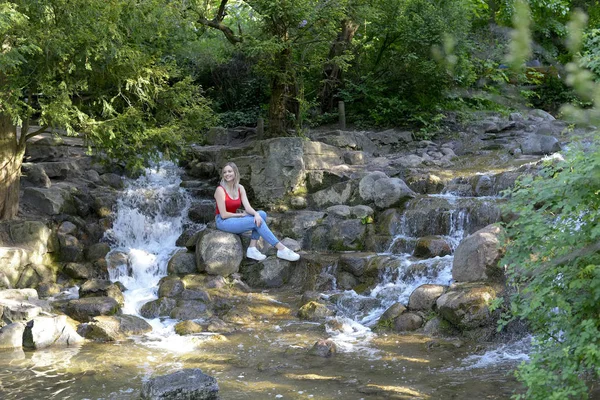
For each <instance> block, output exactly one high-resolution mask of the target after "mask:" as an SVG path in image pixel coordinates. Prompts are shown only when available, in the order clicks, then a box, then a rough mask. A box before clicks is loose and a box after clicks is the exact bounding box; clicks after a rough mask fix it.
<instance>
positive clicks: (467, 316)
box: [436, 283, 496, 329]
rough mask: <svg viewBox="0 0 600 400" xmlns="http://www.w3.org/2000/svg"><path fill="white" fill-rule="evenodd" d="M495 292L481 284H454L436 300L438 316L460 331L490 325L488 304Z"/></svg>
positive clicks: (493, 297) (494, 296)
mask: <svg viewBox="0 0 600 400" xmlns="http://www.w3.org/2000/svg"><path fill="white" fill-rule="evenodd" d="M495 298H496V291H495V290H494V289H493V288H492V287H491V286H487V285H485V284H482V283H455V284H452V285H451V286H450V288H449V289H448V290H447V291H446V293H444V294H443V295H441V296H440V297H439V298H438V299H437V302H436V304H437V310H438V314H439V315H440V316H441V317H442V318H444V319H445V320H447V321H449V322H451V323H452V324H453V325H455V326H457V327H459V328H461V329H473V328H477V327H480V326H484V325H489V324H492V323H493V321H492V318H491V313H490V310H489V304H490V302H491V301H492V300H494V299H495Z"/></svg>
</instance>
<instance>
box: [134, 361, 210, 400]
mask: <svg viewBox="0 0 600 400" xmlns="http://www.w3.org/2000/svg"><path fill="white" fill-rule="evenodd" d="M218 393H219V386H218V385H217V380H216V379H215V378H213V377H211V376H208V375H205V374H204V373H203V372H202V370H200V369H198V368H195V369H184V370H181V371H177V372H174V373H172V374H168V375H163V376H158V377H154V378H151V379H149V380H148V381H147V382H144V384H143V386H142V393H141V398H142V399H144V400H184V399H195V400H218V398H219V396H218Z"/></svg>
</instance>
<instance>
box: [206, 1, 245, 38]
mask: <svg viewBox="0 0 600 400" xmlns="http://www.w3.org/2000/svg"><path fill="white" fill-rule="evenodd" d="M228 1H229V0H221V4H220V5H219V9H218V10H217V15H215V17H214V18H213V19H206V18H202V17H200V18H198V22H199V23H201V24H202V25H205V26H208V27H211V28H214V29H218V30H220V31H221V32H223V34H224V35H225V38H227V40H228V41H229V43H231V44H237V43H241V42H243V37H242V27H241V26H239V25H238V29H239V32H240V34H239V35H236V34H235V33H234V32H233V30H232V29H231V28H230V27H228V26H227V25H225V24H224V23H223V20H224V19H225V17H226V16H227V10H226V8H225V6H227V2H228Z"/></svg>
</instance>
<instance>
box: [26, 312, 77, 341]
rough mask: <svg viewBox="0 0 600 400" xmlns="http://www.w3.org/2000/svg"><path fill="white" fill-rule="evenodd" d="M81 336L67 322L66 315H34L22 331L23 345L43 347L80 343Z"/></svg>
mask: <svg viewBox="0 0 600 400" xmlns="http://www.w3.org/2000/svg"><path fill="white" fill-rule="evenodd" d="M82 342H83V338H82V337H81V336H79V334H77V332H75V330H74V329H73V328H72V327H71V325H70V324H69V323H68V322H67V317H66V315H58V316H53V317H36V318H34V319H33V320H31V321H29V322H28V323H27V325H26V327H25V331H24V332H23V347H25V348H28V349H43V348H46V347H49V346H56V345H59V346H60V345H63V346H69V345H74V344H78V343H82Z"/></svg>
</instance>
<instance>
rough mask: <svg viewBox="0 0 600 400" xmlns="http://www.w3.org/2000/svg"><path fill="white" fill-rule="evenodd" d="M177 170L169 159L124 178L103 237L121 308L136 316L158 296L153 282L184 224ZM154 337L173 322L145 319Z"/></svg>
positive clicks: (186, 203) (184, 197) (186, 202)
mask: <svg viewBox="0 0 600 400" xmlns="http://www.w3.org/2000/svg"><path fill="white" fill-rule="evenodd" d="M180 173H181V171H180V169H179V168H178V167H177V166H176V165H175V164H173V163H172V162H166V161H163V162H160V163H158V164H156V165H155V166H153V167H151V168H148V169H146V171H145V174H144V175H142V176H140V177H139V178H138V179H136V180H130V181H128V182H127V188H126V189H125V191H124V192H123V194H122V195H121V197H120V199H119V200H118V202H117V208H116V213H115V215H116V217H115V220H114V223H113V227H112V229H110V230H108V231H107V232H106V235H105V239H106V240H107V241H108V242H109V243H111V247H112V249H111V251H110V253H109V254H108V255H107V260H108V262H109V275H110V279H111V280H112V281H119V282H121V283H122V284H123V285H124V286H125V288H126V289H127V290H125V291H124V293H123V296H124V298H125V304H124V306H123V313H125V314H132V315H137V316H140V314H139V311H140V308H141V307H142V306H143V305H144V304H145V303H147V302H148V301H151V300H154V299H156V298H157V290H158V283H159V281H160V279H161V278H162V277H163V276H165V275H166V274H167V264H168V261H169V259H170V258H171V256H172V255H173V254H174V253H175V252H177V251H178V250H179V249H180V248H178V247H177V246H176V244H175V242H176V241H177V238H178V237H179V236H180V235H181V233H182V231H183V229H184V227H185V225H186V224H189V221H188V219H187V217H186V216H187V214H188V213H187V211H188V209H189V207H190V204H191V199H190V196H189V195H188V193H187V192H186V191H185V190H184V189H182V188H181V187H180V183H181V179H180ZM149 322H150V324H151V325H152V326H153V328H154V332H153V333H152V334H150V335H148V336H149V337H150V338H151V339H153V341H152V343H156V342H158V341H160V340H157V339H158V337H160V336H163V337H166V336H168V335H169V334H170V333H171V332H172V325H173V322H174V321H168V320H167V321H160V320H158V319H155V320H149Z"/></svg>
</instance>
